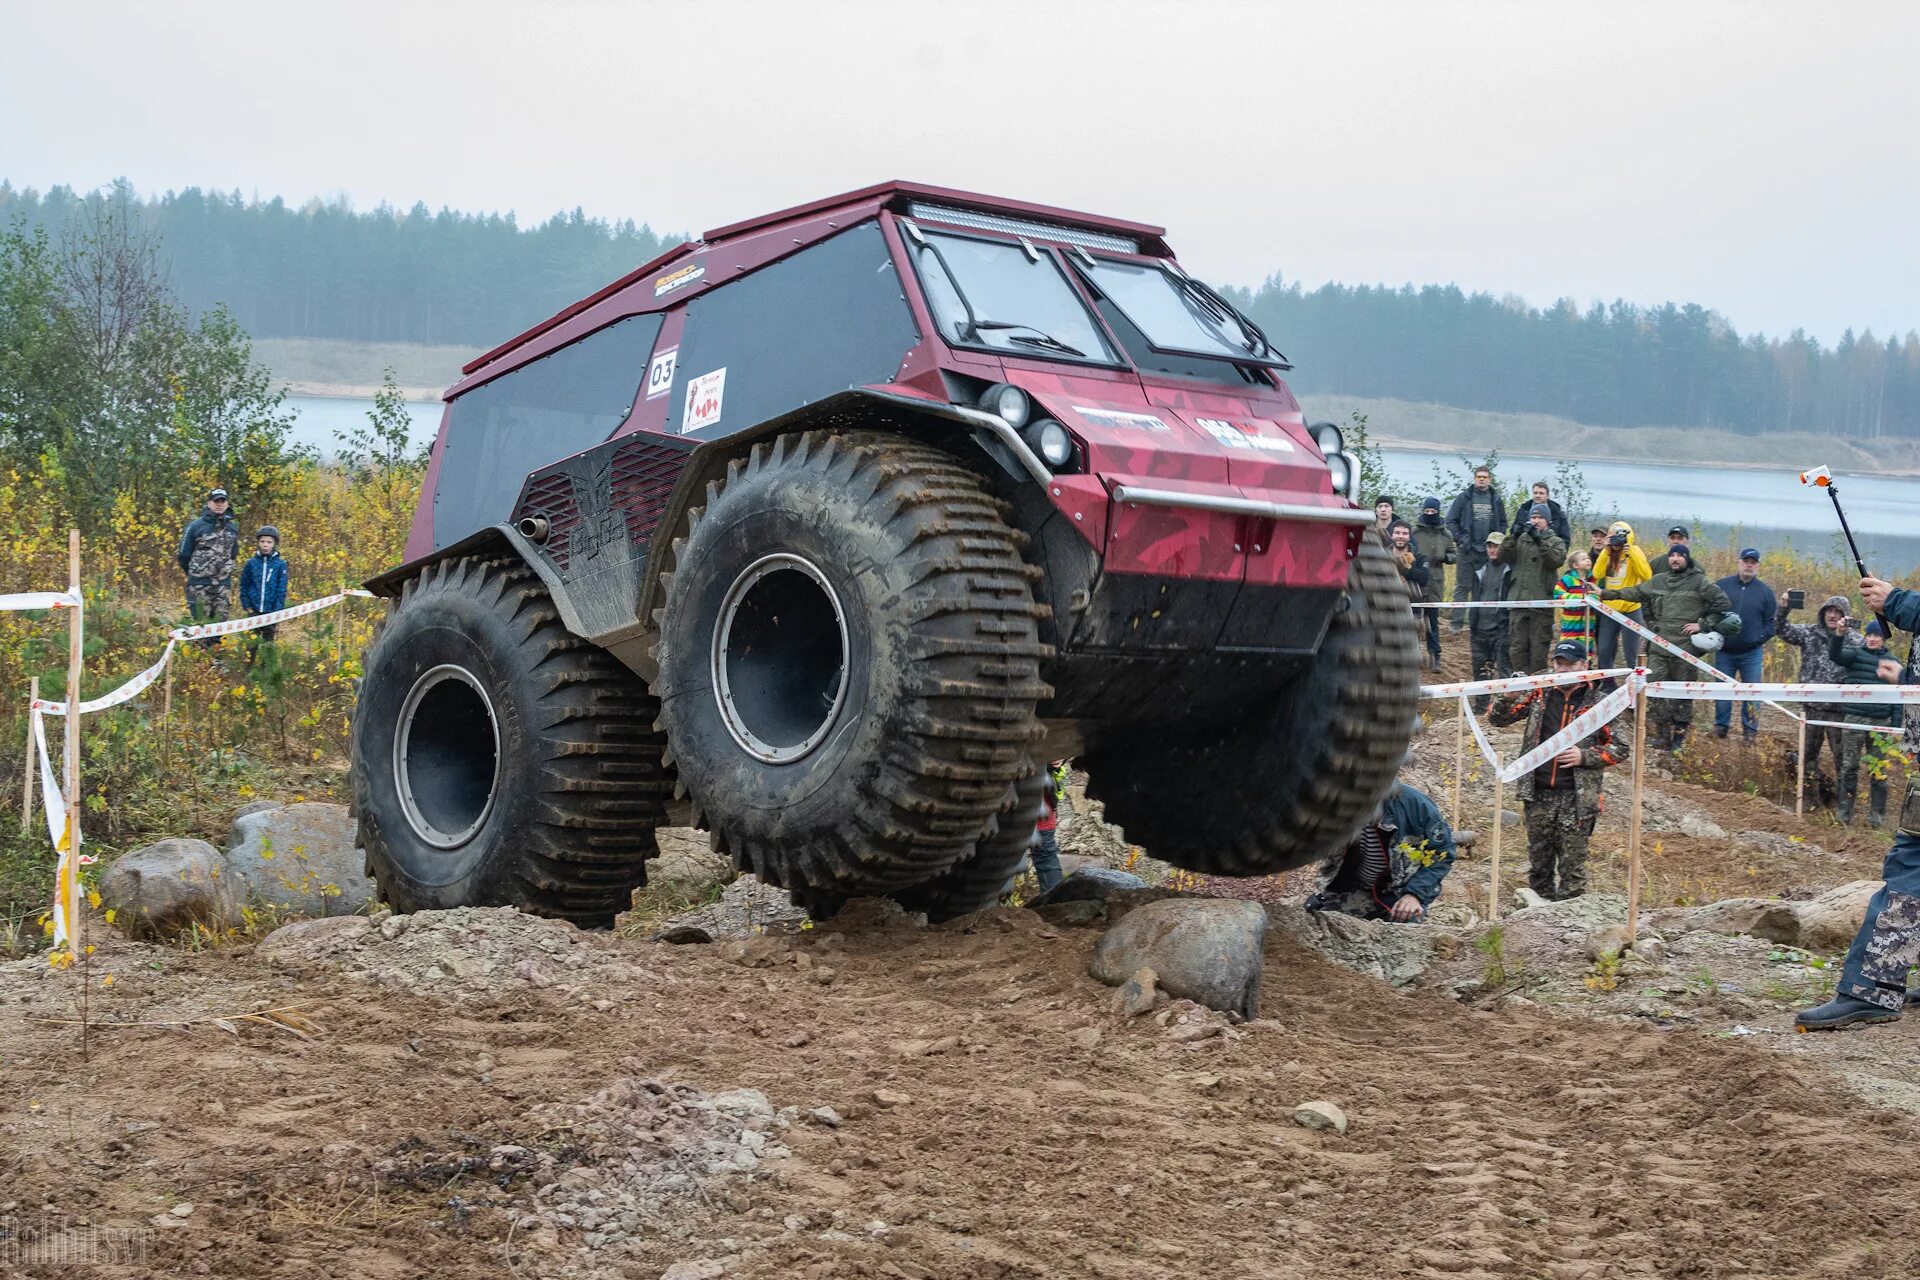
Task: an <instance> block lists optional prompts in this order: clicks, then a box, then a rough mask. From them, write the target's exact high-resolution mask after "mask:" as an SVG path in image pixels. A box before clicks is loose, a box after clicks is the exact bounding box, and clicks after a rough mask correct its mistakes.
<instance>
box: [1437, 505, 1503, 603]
mask: <svg viewBox="0 0 1920 1280" xmlns="http://www.w3.org/2000/svg"><path fill="white" fill-rule="evenodd" d="M1506 527H1507V504H1506V503H1504V502H1502V501H1501V500H1500V494H1499V493H1498V492H1497V491H1496V490H1495V489H1494V487H1493V472H1492V471H1490V470H1488V469H1487V468H1486V467H1475V468H1474V469H1473V483H1472V484H1470V485H1468V486H1467V487H1466V488H1465V489H1462V490H1461V491H1460V492H1459V493H1458V494H1457V495H1455V497H1454V499H1453V503H1452V505H1451V506H1449V507H1448V508H1447V532H1448V533H1450V534H1452V535H1453V541H1454V545H1455V546H1457V547H1459V548H1460V571H1459V572H1458V573H1456V574H1455V575H1454V578H1453V598H1454V599H1455V600H1470V599H1472V598H1473V587H1474V583H1475V582H1476V581H1477V573H1478V570H1479V569H1480V566H1481V565H1483V564H1486V563H1487V557H1488V554H1489V553H1488V552H1487V551H1486V550H1485V549H1484V548H1485V547H1486V545H1487V538H1488V536H1489V535H1491V534H1496V533H1500V531H1501V530H1502V529H1505V528H1506ZM1501 536H1502V537H1504V536H1505V535H1504V534H1502V535H1501ZM1467 612H1469V611H1468V610H1465V609H1456V610H1454V612H1453V629H1454V630H1455V631H1458V630H1459V629H1460V628H1461V627H1463V626H1465V625H1466V624H1467V619H1466V618H1465V617H1464V616H1463V615H1464V614H1466V613H1467ZM1472 612H1474V613H1487V612H1493V613H1498V612H1500V611H1499V610H1498V609H1495V610H1487V609H1475V610H1472Z"/></svg>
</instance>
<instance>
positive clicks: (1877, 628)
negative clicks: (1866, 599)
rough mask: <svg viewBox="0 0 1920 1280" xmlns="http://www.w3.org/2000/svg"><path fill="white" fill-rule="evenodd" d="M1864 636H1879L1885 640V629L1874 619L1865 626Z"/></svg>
mask: <svg viewBox="0 0 1920 1280" xmlns="http://www.w3.org/2000/svg"><path fill="white" fill-rule="evenodd" d="M1866 634H1868V635H1870V636H1879V637H1880V638H1881V639H1882V640H1885V639H1886V638H1887V629H1886V628H1885V627H1883V626H1881V625H1880V620H1879V619H1878V618H1875V619H1874V620H1873V621H1872V622H1869V623H1868V624H1867V626H1866Z"/></svg>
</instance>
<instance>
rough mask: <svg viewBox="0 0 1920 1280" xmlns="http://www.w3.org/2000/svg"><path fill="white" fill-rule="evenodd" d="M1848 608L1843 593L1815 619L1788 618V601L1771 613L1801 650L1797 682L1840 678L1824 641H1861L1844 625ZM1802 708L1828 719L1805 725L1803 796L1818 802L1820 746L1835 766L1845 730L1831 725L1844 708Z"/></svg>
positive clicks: (1777, 626) (1778, 629) (1826, 681)
mask: <svg viewBox="0 0 1920 1280" xmlns="http://www.w3.org/2000/svg"><path fill="white" fill-rule="evenodd" d="M1847 608H1848V604H1847V598H1846V597H1845V596H1828V597H1827V600H1826V603H1825V604H1823V605H1821V606H1820V612H1819V613H1818V614H1816V615H1815V617H1817V618H1818V619H1819V621H1818V622H1788V621H1787V619H1788V617H1790V616H1791V615H1792V613H1793V607H1792V606H1791V605H1783V606H1781V609H1780V611H1779V613H1777V614H1775V615H1774V624H1773V631H1774V634H1775V635H1777V636H1779V637H1780V638H1781V639H1782V640H1785V641H1786V642H1787V643H1788V644H1791V645H1793V646H1795V647H1796V648H1798V649H1799V650H1800V683H1802V684H1839V683H1840V682H1841V679H1842V675H1841V671H1840V668H1839V666H1838V665H1837V664H1835V662H1834V660H1833V659H1832V658H1830V657H1828V656H1827V645H1828V642H1829V641H1830V640H1831V639H1832V638H1833V637H1834V636H1835V635H1839V636H1843V637H1845V639H1846V643H1848V644H1859V643H1860V642H1861V639H1860V633H1859V632H1858V631H1855V630H1854V629H1853V628H1852V627H1850V626H1848V625H1847ZM1802 710H1804V711H1805V712H1806V713H1807V719H1809V720H1826V721H1829V722H1830V723H1829V724H1827V725H1808V726H1807V795H1806V796H1805V797H1804V799H1805V801H1806V803H1808V804H1817V803H1818V801H1819V798H1820V792H1821V784H1820V748H1821V747H1822V746H1823V745H1825V746H1827V747H1829V748H1831V749H1832V755H1833V763H1834V767H1835V768H1838V767H1839V765H1840V760H1841V757H1842V756H1844V755H1845V754H1846V745H1847V741H1846V734H1847V730H1845V729H1838V728H1834V727H1833V725H1834V724H1835V723H1838V722H1839V721H1841V720H1844V719H1846V718H1847V708H1846V707H1845V706H1844V705H1843V704H1838V703H1830V702H1809V703H1808V704H1807V705H1806V706H1805V707H1803V708H1802Z"/></svg>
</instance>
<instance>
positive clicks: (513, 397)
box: [433, 314, 661, 548]
mask: <svg viewBox="0 0 1920 1280" xmlns="http://www.w3.org/2000/svg"><path fill="white" fill-rule="evenodd" d="M660 325H661V317H660V316H659V315H657V314H655V315H644V316H629V317H628V318H627V319H625V320H617V321H615V322H614V323H613V324H610V325H608V326H607V327H606V328H604V329H598V330H596V331H594V332H593V333H590V334H588V335H587V336H586V337H584V338H581V339H579V340H578V341H576V342H571V343H568V344H567V345H566V346H564V347H561V348H560V349H559V350H558V351H554V352H552V353H550V354H548V355H544V356H542V357H540V358H539V359H538V360H535V361H534V362H533V363H531V364H526V365H522V366H521V367H520V368H518V369H515V370H514V371H513V372H512V373H506V374H502V375H501V376H500V377H498V378H495V379H494V380H493V381H491V382H488V383H484V384H482V385H481V386H478V387H475V388H474V389H473V390H471V391H469V392H467V393H466V394H465V395H463V396H461V397H460V398H459V399H457V400H455V401H454V402H453V406H452V409H451V410H450V411H449V413H448V416H447V442H446V447H445V449H444V451H443V454H442V457H441V460H440V482H439V484H438V485H437V486H436V487H435V488H434V492H433V545H434V546H435V547H436V548H438V547H444V546H446V545H447V544H448V543H451V542H457V541H459V540H460V539H461V538H464V537H466V536H467V535H468V534H470V533H472V532H474V531H475V530H477V529H481V528H484V527H486V526H487V525H490V524H495V523H497V522H499V521H501V520H504V519H506V518H507V516H508V515H509V514H511V512H512V510H513V501H514V498H515V497H517V496H518V495H519V493H520V483H521V481H523V480H525V479H526V476H527V473H528V472H530V471H534V470H537V469H538V468H540V467H543V466H545V465H546V464H547V463H550V462H557V461H558V460H559V459H561V458H565V457H569V456H571V455H573V454H576V453H579V452H580V451H581V450H583V449H590V448H592V447H593V446H594V445H596V444H599V443H600V442H601V441H603V440H605V439H606V438H607V437H608V436H610V435H612V434H613V431H614V429H615V428H616V427H618V426H619V425H620V424H621V423H622V422H624V421H625V420H626V417H627V414H628V413H629V412H631V411H632V409H633V402H634V399H635V398H636V397H637V396H638V395H639V393H640V380H641V379H642V378H643V377H645V376H646V372H647V357H648V356H649V355H650V354H651V353H652V351H653V341H654V339H655V338H657V337H658V336H659V335H660Z"/></svg>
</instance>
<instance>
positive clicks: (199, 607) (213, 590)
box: [187, 578, 233, 622]
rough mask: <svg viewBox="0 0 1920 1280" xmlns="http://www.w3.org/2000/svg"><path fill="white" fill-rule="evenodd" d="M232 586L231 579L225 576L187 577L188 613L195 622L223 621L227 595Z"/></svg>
mask: <svg viewBox="0 0 1920 1280" xmlns="http://www.w3.org/2000/svg"><path fill="white" fill-rule="evenodd" d="M232 587H233V583H232V581H231V580H230V579H227V578H188V579H187V612H188V614H190V615H191V616H192V618H193V620H194V621H195V622H225V621H226V620H227V595H228V593H229V592H230V591H231V590H232Z"/></svg>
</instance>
